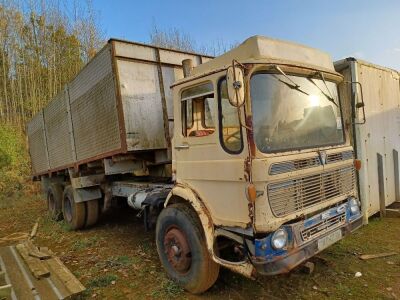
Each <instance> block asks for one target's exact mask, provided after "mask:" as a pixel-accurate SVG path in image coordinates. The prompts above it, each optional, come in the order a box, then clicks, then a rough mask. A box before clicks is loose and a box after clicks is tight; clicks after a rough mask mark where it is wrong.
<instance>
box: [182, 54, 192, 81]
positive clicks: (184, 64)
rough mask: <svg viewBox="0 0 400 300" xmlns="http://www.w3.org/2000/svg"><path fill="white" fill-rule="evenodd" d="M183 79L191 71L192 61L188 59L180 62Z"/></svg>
mask: <svg viewBox="0 0 400 300" xmlns="http://www.w3.org/2000/svg"><path fill="white" fill-rule="evenodd" d="M182 67H183V77H185V78H186V77H189V76H190V75H191V74H192V70H193V60H191V59H190V58H188V59H184V60H182Z"/></svg>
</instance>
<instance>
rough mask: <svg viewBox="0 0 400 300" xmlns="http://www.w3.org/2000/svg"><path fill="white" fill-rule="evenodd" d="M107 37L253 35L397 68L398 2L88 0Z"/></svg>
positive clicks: (199, 40) (205, 41)
mask: <svg viewBox="0 0 400 300" xmlns="http://www.w3.org/2000/svg"><path fill="white" fill-rule="evenodd" d="M92 3H93V6H94V9H95V10H96V11H97V12H98V17H99V23H100V25H101V27H102V28H103V30H104V34H105V36H106V37H107V38H110V37H114V38H123V39H127V40H132V41H138V42H148V41H149V35H150V32H151V29H152V27H153V26H154V24H155V25H156V26H157V27H158V28H160V29H163V30H169V29H171V28H177V29H179V30H180V31H182V32H185V33H187V34H189V35H190V36H191V37H192V38H193V40H194V41H195V42H196V45H197V46H202V45H203V46H208V45H210V44H212V43H217V42H220V43H221V42H222V43H224V44H226V45H231V44H236V43H238V42H242V41H244V40H245V39H246V38H248V37H250V36H253V35H264V36H268V37H273V38H278V39H282V40H288V41H293V42H297V43H301V44H304V45H307V46H311V47H314V48H318V49H320V50H323V51H325V52H328V53H329V54H330V55H331V56H332V58H333V59H334V60H338V59H342V58H345V57H349V56H352V57H356V58H360V59H363V60H367V61H370V62H373V63H375V64H379V65H383V66H386V67H390V68H394V69H397V70H400V1H399V0H379V1H378V0H375V1H374V0H364V1H362V0H347V1H346V0H335V1H333V0H331V1H328V0H303V1H301V0H286V1H278V0H275V1H272V0H264V1H262V0H247V1H243V0H242V1H238V0H214V1H211V0H203V1H192V0H186V1H183V0H182V1H179V0H166V1H161V0H159V1H156V0H141V1H128V0H112V1H110V0H93V2H92Z"/></svg>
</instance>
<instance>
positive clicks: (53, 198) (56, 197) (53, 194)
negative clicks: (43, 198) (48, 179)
mask: <svg viewBox="0 0 400 300" xmlns="http://www.w3.org/2000/svg"><path fill="white" fill-rule="evenodd" d="M62 199H63V188H62V186H61V184H58V183H52V184H50V185H49V188H48V189H47V209H48V211H49V215H50V217H51V218H52V219H53V220H55V221H60V220H62V217H63V215H62Z"/></svg>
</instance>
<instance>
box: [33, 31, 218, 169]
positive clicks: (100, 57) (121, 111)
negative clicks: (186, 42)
mask: <svg viewBox="0 0 400 300" xmlns="http://www.w3.org/2000/svg"><path fill="white" fill-rule="evenodd" d="M187 58H191V59H192V60H193V62H194V63H193V65H194V66H196V65H198V64H200V63H201V62H204V61H207V60H209V59H211V57H208V56H200V55H198V54H194V53H186V52H182V51H177V50H167V49H163V48H159V47H155V46H151V45H145V44H139V43H132V42H127V41H121V40H114V39H111V40H110V41H109V42H108V43H107V44H106V45H105V46H104V47H103V48H102V49H101V50H100V51H99V52H98V53H97V54H96V56H95V57H94V58H93V59H92V60H91V61H90V62H89V63H88V64H87V65H86V66H85V67H84V68H83V69H82V70H81V71H80V72H79V73H78V75H77V76H76V77H75V78H74V79H73V80H72V81H71V82H70V83H68V84H67V85H66V86H65V87H64V89H63V90H62V91H61V92H60V93H59V94H58V95H57V96H56V97H55V98H54V99H53V100H52V101H51V102H50V103H49V104H48V106H47V107H45V108H44V110H43V111H41V112H40V113H39V114H38V115H37V116H35V117H34V118H33V120H32V121H31V122H30V123H29V124H28V139H29V146H30V152H31V158H32V172H33V175H35V176H36V175H41V174H45V173H48V172H53V171H56V170H61V169H66V168H69V167H71V166H76V165H79V164H82V163H86V162H90V161H94V160H98V159H101V158H106V157H110V156H112V155H116V154H124V153H127V152H129V151H154V150H159V149H161V151H164V150H166V149H167V148H168V142H169V140H170V137H171V136H172V129H173V99H172V94H171V91H170V86H171V85H172V84H173V83H174V82H175V81H176V80H178V79H180V78H182V77H183V72H182V66H181V62H182V60H183V59H187ZM167 129H169V130H168V131H167Z"/></svg>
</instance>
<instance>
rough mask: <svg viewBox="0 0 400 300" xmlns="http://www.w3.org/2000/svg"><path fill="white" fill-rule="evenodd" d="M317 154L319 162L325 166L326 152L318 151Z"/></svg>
mask: <svg viewBox="0 0 400 300" xmlns="http://www.w3.org/2000/svg"><path fill="white" fill-rule="evenodd" d="M318 153H319V159H320V161H321V164H322V165H325V164H326V152H325V151H318Z"/></svg>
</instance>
